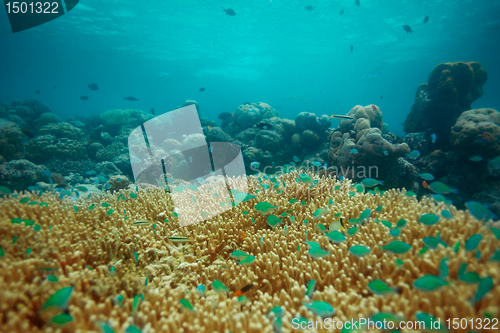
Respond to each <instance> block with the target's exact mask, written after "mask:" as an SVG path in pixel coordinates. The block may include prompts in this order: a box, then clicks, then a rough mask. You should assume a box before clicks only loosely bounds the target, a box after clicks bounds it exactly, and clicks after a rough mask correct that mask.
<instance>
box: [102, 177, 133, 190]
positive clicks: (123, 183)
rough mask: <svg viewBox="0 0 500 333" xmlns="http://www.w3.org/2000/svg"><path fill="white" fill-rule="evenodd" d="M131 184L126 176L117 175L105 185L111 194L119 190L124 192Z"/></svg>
mask: <svg viewBox="0 0 500 333" xmlns="http://www.w3.org/2000/svg"><path fill="white" fill-rule="evenodd" d="M129 184H130V180H128V178H127V177H126V176H124V175H116V176H112V177H111V178H109V180H108V182H107V183H106V185H105V188H106V189H107V190H109V191H111V193H113V192H115V191H119V190H123V189H125V188H127V187H128V185H129Z"/></svg>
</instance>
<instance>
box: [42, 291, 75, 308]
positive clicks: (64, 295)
mask: <svg viewBox="0 0 500 333" xmlns="http://www.w3.org/2000/svg"><path fill="white" fill-rule="evenodd" d="M72 291H73V287H66V288H62V289H59V290H58V291H56V292H55V293H54V294H52V296H50V297H49V299H48V300H47V302H45V304H44V305H43V306H42V309H43V310H44V309H47V308H51V307H58V308H59V309H61V310H63V311H64V310H66V309H67V307H68V305H69V300H70V298H71V292H72Z"/></svg>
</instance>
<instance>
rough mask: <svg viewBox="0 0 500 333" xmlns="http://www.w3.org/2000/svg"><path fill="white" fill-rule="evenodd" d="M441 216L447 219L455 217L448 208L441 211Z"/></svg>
mask: <svg viewBox="0 0 500 333" xmlns="http://www.w3.org/2000/svg"><path fill="white" fill-rule="evenodd" d="M441 216H443V217H444V218H446V219H452V218H453V215H451V213H450V211H449V210H446V209H445V210H443V211H442V212H441Z"/></svg>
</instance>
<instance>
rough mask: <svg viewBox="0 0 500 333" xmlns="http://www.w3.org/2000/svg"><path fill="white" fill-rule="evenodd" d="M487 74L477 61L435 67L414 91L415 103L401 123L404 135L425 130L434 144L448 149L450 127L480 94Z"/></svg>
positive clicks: (449, 63)
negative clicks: (436, 140) (402, 123)
mask: <svg viewBox="0 0 500 333" xmlns="http://www.w3.org/2000/svg"><path fill="white" fill-rule="evenodd" d="M487 80H488V74H487V73H486V71H485V70H484V69H483V68H482V67H481V64H480V63H478V62H455V63H451V62H448V63H443V64H439V65H437V66H436V67H435V68H434V69H433V70H432V72H431V73H430V75H429V79H428V80H427V82H428V83H424V84H421V85H420V87H419V88H418V89H417V93H416V96H415V103H414V104H413V106H412V108H411V111H410V113H409V114H408V116H407V118H406V121H405V123H404V130H405V132H407V133H416V132H423V131H426V130H429V131H431V132H432V133H436V134H437V135H438V144H439V145H440V146H441V147H442V148H449V137H450V127H451V126H453V124H454V122H455V120H456V119H457V118H458V117H459V116H460V114H461V113H462V112H464V111H466V110H469V109H470V108H471V104H472V102H474V101H475V100H476V99H478V98H479V97H481V96H482V95H483V93H484V91H483V85H484V84H485V83H486V81H487Z"/></svg>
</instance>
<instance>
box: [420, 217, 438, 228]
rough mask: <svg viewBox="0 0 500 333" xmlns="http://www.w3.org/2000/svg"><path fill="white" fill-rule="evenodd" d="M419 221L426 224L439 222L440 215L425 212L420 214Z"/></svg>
mask: <svg viewBox="0 0 500 333" xmlns="http://www.w3.org/2000/svg"><path fill="white" fill-rule="evenodd" d="M418 221H419V222H421V223H423V224H425V225H433V224H436V223H438V221H439V216H437V215H436V214H424V215H422V216H420V218H419V219H418Z"/></svg>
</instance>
